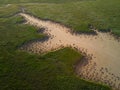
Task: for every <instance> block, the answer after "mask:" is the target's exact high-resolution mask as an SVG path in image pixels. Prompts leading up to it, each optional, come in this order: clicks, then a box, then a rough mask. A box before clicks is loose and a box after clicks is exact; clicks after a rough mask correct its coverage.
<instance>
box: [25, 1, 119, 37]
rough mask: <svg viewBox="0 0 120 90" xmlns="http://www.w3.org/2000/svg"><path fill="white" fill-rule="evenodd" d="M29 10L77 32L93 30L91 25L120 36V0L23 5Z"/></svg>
mask: <svg viewBox="0 0 120 90" xmlns="http://www.w3.org/2000/svg"><path fill="white" fill-rule="evenodd" d="M23 6H24V7H25V8H26V10H27V12H29V13H31V14H32V15H35V16H37V17H40V18H44V19H50V20H53V21H57V22H60V23H62V24H64V25H66V26H69V27H71V28H72V29H73V31H75V32H79V33H81V32H84V33H90V32H92V31H91V30H90V29H89V26H90V25H92V26H93V27H94V28H96V29H98V30H101V31H110V30H112V33H113V34H115V35H118V36H120V13H119V8H120V1H119V0H91V1H90V0H88V1H76V2H68V3H57V4H56V3H41V4H35V5H34V4H28V5H23Z"/></svg>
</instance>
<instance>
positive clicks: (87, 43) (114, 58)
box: [20, 13, 120, 90]
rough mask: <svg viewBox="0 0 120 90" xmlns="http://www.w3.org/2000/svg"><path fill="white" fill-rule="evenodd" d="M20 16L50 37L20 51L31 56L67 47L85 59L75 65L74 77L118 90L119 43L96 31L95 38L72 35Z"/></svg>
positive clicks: (61, 27) (63, 29)
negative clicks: (29, 53)
mask: <svg viewBox="0 0 120 90" xmlns="http://www.w3.org/2000/svg"><path fill="white" fill-rule="evenodd" d="M20 15H21V16H23V17H24V18H25V19H26V20H27V22H28V23H29V24H31V25H34V26H37V27H40V28H41V27H42V28H45V30H44V31H43V33H45V34H47V35H48V36H49V39H48V40H47V41H43V42H41V41H33V42H32V43H28V44H24V45H23V46H22V47H20V49H22V50H25V51H28V52H31V53H45V52H49V51H52V50H53V51H54V50H57V49H60V48H62V47H69V46H70V47H72V48H74V49H76V50H77V51H79V52H81V53H82V54H83V55H84V56H87V57H84V59H83V60H82V61H80V62H79V63H78V64H77V65H76V67H75V71H76V73H77V75H79V76H80V77H81V78H83V79H87V80H91V81H95V82H99V83H103V84H106V85H109V86H111V87H112V88H114V89H116V90H119V89H120V69H119V66H120V42H119V41H118V40H117V39H115V38H114V37H113V36H112V35H111V34H110V33H109V32H106V33H102V32H98V31H97V30H95V32H96V33H97V34H96V35H85V34H80V35H78V34H71V32H70V28H67V27H65V26H62V25H60V24H58V23H54V22H52V21H44V20H41V19H37V18H35V17H33V16H30V15H29V14H24V13H21V14H20Z"/></svg>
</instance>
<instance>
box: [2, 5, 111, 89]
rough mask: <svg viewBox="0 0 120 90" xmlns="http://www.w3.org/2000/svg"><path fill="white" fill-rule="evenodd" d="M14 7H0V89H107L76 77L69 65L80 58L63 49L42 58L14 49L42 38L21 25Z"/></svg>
mask: <svg viewBox="0 0 120 90" xmlns="http://www.w3.org/2000/svg"><path fill="white" fill-rule="evenodd" d="M19 12H20V10H19V7H18V6H17V5H11V6H9V7H1V8H0V89H1V90H18V89H20V90H110V88H108V87H107V86H103V85H99V84H95V83H91V82H88V81H85V80H81V79H80V78H78V77H76V76H75V74H74V71H73V65H74V64H75V63H76V62H77V61H78V60H80V59H81V58H82V55H81V54H79V53H78V52H76V51H74V50H73V49H70V48H64V49H61V50H58V51H56V52H50V53H48V54H46V55H34V54H29V53H26V52H21V51H19V50H17V47H18V46H19V45H21V44H22V43H24V42H26V41H29V40H32V39H37V38H44V37H45V35H43V34H37V32H36V29H37V28H35V27H32V26H29V25H24V24H22V23H23V22H24V19H23V18H22V17H20V16H16V15H15V14H17V13H19Z"/></svg>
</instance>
